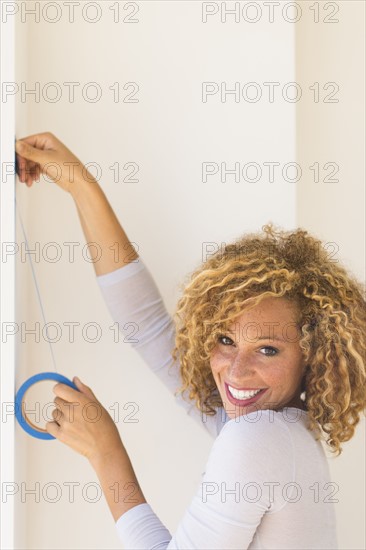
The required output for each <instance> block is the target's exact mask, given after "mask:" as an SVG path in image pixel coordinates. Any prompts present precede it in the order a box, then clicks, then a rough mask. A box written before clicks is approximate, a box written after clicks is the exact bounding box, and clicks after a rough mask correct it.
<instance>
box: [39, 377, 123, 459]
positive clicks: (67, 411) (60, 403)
mask: <svg viewBox="0 0 366 550" xmlns="http://www.w3.org/2000/svg"><path fill="white" fill-rule="evenodd" d="M73 382H74V384H75V386H76V387H77V388H78V390H80V391H77V390H74V389H73V388H70V387H69V386H67V385H66V384H60V383H59V384H56V385H55V386H54V387H53V392H54V393H55V394H56V396H57V397H56V398H55V399H54V402H55V405H56V407H57V408H56V409H54V410H53V411H52V416H53V418H54V421H53V422H47V424H46V430H47V431H48V432H49V433H50V434H51V435H53V436H54V437H55V438H56V439H58V440H59V441H61V442H62V443H65V444H66V445H68V446H69V447H71V448H72V449H74V451H76V452H78V453H80V454H82V455H83V456H85V457H86V458H88V459H89V460H93V459H94V458H97V457H99V456H107V455H109V454H111V453H113V452H115V451H116V450H118V449H120V448H121V447H123V444H122V440H121V437H120V435H119V432H118V429H117V426H116V425H115V423H114V421H113V419H112V417H111V416H110V414H109V413H108V412H107V411H106V409H105V408H104V407H103V406H102V404H101V403H100V402H99V401H98V399H97V398H96V397H95V395H94V393H93V392H92V390H91V389H90V388H89V387H88V386H85V384H83V383H82V382H81V381H80V380H79V379H78V378H77V377H74V379H73Z"/></svg>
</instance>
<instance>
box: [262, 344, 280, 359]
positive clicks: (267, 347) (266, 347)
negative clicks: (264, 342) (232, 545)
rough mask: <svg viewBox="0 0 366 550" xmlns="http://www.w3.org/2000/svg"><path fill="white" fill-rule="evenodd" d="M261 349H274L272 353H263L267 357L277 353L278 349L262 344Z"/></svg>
mask: <svg viewBox="0 0 366 550" xmlns="http://www.w3.org/2000/svg"><path fill="white" fill-rule="evenodd" d="M261 349H269V350H271V351H274V353H270V354H267V353H265V354H264V355H267V357H272V356H273V355H277V353H278V349H276V348H272V346H264V347H263V348H261Z"/></svg>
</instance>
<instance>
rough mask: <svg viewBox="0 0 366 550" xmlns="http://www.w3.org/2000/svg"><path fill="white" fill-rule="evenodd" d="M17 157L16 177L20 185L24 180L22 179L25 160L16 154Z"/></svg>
mask: <svg viewBox="0 0 366 550" xmlns="http://www.w3.org/2000/svg"><path fill="white" fill-rule="evenodd" d="M16 156H17V164H18V176H19V179H20V181H21V182H22V183H24V181H25V179H24V171H25V164H26V160H25V159H24V158H23V157H21V156H20V155H18V153H17V154H16Z"/></svg>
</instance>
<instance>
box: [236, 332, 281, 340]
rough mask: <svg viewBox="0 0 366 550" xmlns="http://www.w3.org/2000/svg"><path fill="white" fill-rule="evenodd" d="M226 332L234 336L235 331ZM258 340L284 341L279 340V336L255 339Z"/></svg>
mask: <svg viewBox="0 0 366 550" xmlns="http://www.w3.org/2000/svg"><path fill="white" fill-rule="evenodd" d="M226 332H229V333H230V334H235V331H233V330H227V331H226ZM258 340H277V341H278V342H284V341H285V340H284V339H283V338H280V337H279V336H260V337H259V338H256V341H258Z"/></svg>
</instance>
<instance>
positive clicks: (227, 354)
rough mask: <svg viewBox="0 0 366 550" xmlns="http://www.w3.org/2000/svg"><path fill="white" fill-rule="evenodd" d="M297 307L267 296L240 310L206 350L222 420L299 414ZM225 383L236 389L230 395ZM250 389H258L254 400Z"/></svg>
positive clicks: (302, 369) (301, 371)
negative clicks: (260, 413)
mask: <svg viewBox="0 0 366 550" xmlns="http://www.w3.org/2000/svg"><path fill="white" fill-rule="evenodd" d="M298 319H299V310H298V306H297V305H296V304H295V303H294V302H291V301H290V300H287V299H285V298H276V297H267V298H264V299H263V300H262V302H261V303H260V304H258V305H256V306H255V307H253V308H252V309H250V310H247V311H244V312H243V313H242V314H241V315H240V316H239V317H237V318H236V319H235V322H233V323H232V325H231V326H230V330H231V331H226V332H225V333H222V335H221V336H220V337H219V338H218V341H217V344H216V346H215V347H214V349H213V350H212V351H211V356H210V365H211V370H212V374H213V377H214V379H215V382H216V385H217V388H218V390H219V392H220V396H221V399H222V402H223V406H224V409H225V411H226V413H227V415H228V416H229V417H230V418H231V419H233V418H236V417H237V416H241V415H244V414H247V413H250V412H253V411H257V410H258V409H274V410H279V409H282V408H283V407H297V408H299V409H303V410H306V409H305V405H304V403H303V401H302V400H301V399H300V393H301V389H300V388H301V380H302V377H303V374H304V372H305V362H304V358H303V355H302V350H301V348H300V346H299V341H300V337H301V332H300V329H299V327H298V325H297V323H298ZM227 384H228V385H229V386H230V387H231V388H234V389H236V390H243V391H242V392H239V393H237V392H235V391H234V390H233V391H234V394H235V395H234V396H232V395H231V393H230V390H229V388H228V387H227ZM255 390H262V391H260V392H259V393H258V394H257V395H254V397H253V394H254V391H255Z"/></svg>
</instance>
